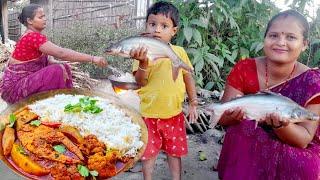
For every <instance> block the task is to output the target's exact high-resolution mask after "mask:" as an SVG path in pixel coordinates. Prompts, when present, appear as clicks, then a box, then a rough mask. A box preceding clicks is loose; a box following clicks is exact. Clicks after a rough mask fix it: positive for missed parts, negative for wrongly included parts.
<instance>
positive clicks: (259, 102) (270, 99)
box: [205, 91, 320, 127]
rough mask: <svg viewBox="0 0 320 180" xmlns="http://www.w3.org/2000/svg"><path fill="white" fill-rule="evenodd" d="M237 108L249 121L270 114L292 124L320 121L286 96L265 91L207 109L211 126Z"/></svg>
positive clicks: (315, 115) (214, 104) (216, 104)
mask: <svg viewBox="0 0 320 180" xmlns="http://www.w3.org/2000/svg"><path fill="white" fill-rule="evenodd" d="M236 107H240V108H242V109H243V110H244V112H245V117H246V118H247V119H249V120H255V121H257V122H258V121H259V120H260V119H262V118H264V117H265V116H266V114H269V113H278V114H279V115H280V117H283V118H287V119H289V121H290V122H292V123H298V122H303V121H306V120H310V121H319V119H320V117H319V115H317V114H316V113H313V112H311V111H309V110H307V109H305V108H303V107H301V106H300V105H299V104H297V103H296V102H294V101H293V100H291V99H289V98H287V97H285V96H282V95H280V94H276V93H273V92H270V91H263V92H259V93H257V94H250V95H244V96H241V97H237V98H234V99H232V100H230V101H228V102H225V103H212V104H210V105H208V106H207V107H205V110H206V112H207V113H209V114H210V116H211V117H210V122H211V126H212V127H214V126H215V125H216V124H217V123H218V121H219V119H220V118H221V116H222V114H223V112H224V111H226V110H228V109H234V108H236Z"/></svg>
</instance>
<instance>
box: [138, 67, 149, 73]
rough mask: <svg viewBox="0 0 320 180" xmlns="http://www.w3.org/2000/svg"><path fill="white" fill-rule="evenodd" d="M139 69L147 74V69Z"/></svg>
mask: <svg viewBox="0 0 320 180" xmlns="http://www.w3.org/2000/svg"><path fill="white" fill-rule="evenodd" d="M138 69H140V70H141V71H144V72H147V69H143V68H141V67H140V66H138Z"/></svg>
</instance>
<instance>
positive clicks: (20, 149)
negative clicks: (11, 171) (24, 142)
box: [18, 145, 28, 155]
mask: <svg viewBox="0 0 320 180" xmlns="http://www.w3.org/2000/svg"><path fill="white" fill-rule="evenodd" d="M18 151H19V153H20V154H24V155H28V154H27V152H26V151H25V150H24V149H23V147H22V146H21V145H19V146H18Z"/></svg>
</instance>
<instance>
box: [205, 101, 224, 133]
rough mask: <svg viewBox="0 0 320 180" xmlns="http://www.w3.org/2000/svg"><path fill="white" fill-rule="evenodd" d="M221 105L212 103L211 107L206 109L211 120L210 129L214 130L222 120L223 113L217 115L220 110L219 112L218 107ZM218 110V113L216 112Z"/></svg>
mask: <svg viewBox="0 0 320 180" xmlns="http://www.w3.org/2000/svg"><path fill="white" fill-rule="evenodd" d="M219 105H221V104H220V103H212V104H210V105H209V106H207V107H205V108H204V109H205V111H204V112H205V113H206V114H208V115H210V120H209V124H210V125H209V127H210V128H214V127H215V126H216V125H217V124H218V122H219V120H220V118H221V113H217V112H218V111H219V110H218V106H219ZM215 110H216V111H215Z"/></svg>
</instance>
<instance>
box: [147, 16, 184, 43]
mask: <svg viewBox="0 0 320 180" xmlns="http://www.w3.org/2000/svg"><path fill="white" fill-rule="evenodd" d="M177 30H178V28H177V27H174V26H173V22H172V20H171V18H170V17H166V16H165V15H163V14H157V15H155V14H150V15H149V17H148V20H147V24H146V33H150V34H151V36H153V37H155V38H158V39H161V40H162V41H165V42H167V43H169V42H170V41H171V39H172V37H173V36H174V35H175V34H176V32H177Z"/></svg>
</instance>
